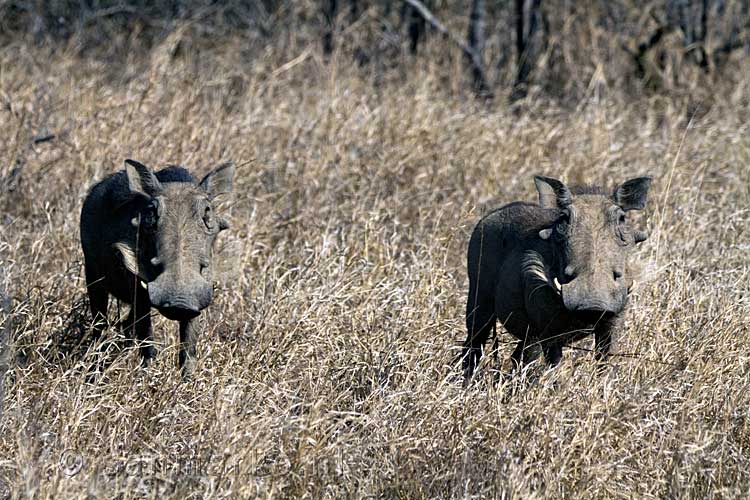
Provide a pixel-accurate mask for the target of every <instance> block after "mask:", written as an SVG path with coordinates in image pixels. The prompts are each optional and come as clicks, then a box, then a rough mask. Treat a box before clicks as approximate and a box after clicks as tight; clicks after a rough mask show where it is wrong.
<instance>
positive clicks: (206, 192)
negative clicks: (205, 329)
mask: <svg viewBox="0 0 750 500" xmlns="http://www.w3.org/2000/svg"><path fill="white" fill-rule="evenodd" d="M233 176H234V166H233V165H232V164H230V163H227V164H223V165H221V166H219V167H217V168H216V169H215V170H213V171H212V172H210V173H209V174H207V175H206V176H205V177H204V178H203V180H202V181H200V183H196V181H195V179H194V178H193V176H192V175H190V173H189V172H188V171H187V170H185V169H184V168H182V167H178V166H170V167H167V168H165V169H163V170H160V171H158V172H156V173H154V172H152V171H151V170H150V169H149V168H148V167H146V166H145V165H142V164H141V163H138V162H137V161H133V160H125V170H124V171H120V172H117V173H115V174H112V175H110V176H108V177H107V178H105V179H104V180H102V181H101V182H99V183H98V184H96V185H94V186H93V187H92V188H91V190H90V191H89V194H88V196H87V197H86V200H85V201H84V203H83V209H82V210H81V244H82V246H83V254H84V264H85V270H86V286H87V287H88V296H89V301H90V303H91V304H90V305H91V313H92V315H93V316H94V337H96V338H98V337H99V336H100V335H101V332H102V328H103V326H104V323H105V322H106V317H107V303H108V300H109V294H112V295H113V296H114V297H116V298H117V299H118V300H120V301H122V302H125V303H128V304H130V305H131V310H130V314H129V315H128V317H127V319H126V320H125V323H124V327H125V328H126V329H127V331H128V332H129V333H130V335H131V337H135V338H136V339H138V340H139V341H144V340H150V338H151V317H150V311H151V307H155V308H156V309H157V310H158V311H159V312H160V313H161V314H163V315H164V316H166V317H167V318H169V319H171V320H175V321H179V323H180V352H179V362H180V366H181V367H182V369H183V374H184V375H186V376H189V375H190V374H191V373H192V371H193V368H194V364H195V354H196V340H197V333H198V332H197V330H198V320H197V317H198V315H199V314H200V312H201V311H202V310H203V309H205V308H206V307H207V306H208V305H209V304H210V303H211V300H212V298H213V286H212V282H211V261H212V253H213V244H214V241H215V240H216V236H217V235H218V234H219V231H222V230H224V229H227V228H228V227H229V226H228V224H227V222H226V221H225V220H224V219H223V218H222V217H220V216H218V215H217V214H216V213H215V212H214V208H213V206H212V204H213V201H214V198H215V197H216V196H218V195H221V194H224V193H229V192H230V191H231V190H232V178H233ZM140 350H141V354H142V356H143V362H144V364H148V362H149V361H150V360H151V359H152V358H153V356H154V355H155V352H154V348H153V347H152V345H151V343H150V342H143V343H142V344H141V348H140Z"/></svg>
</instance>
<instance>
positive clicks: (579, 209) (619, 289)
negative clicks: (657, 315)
mask: <svg viewBox="0 0 750 500" xmlns="http://www.w3.org/2000/svg"><path fill="white" fill-rule="evenodd" d="M534 180H535V182H536V186H537V190H538V191H539V204H538V205H536V204H533V203H524V202H516V203H511V204H509V205H506V206H504V207H501V208H499V209H497V210H495V211H493V212H491V213H489V214H488V215H487V216H485V217H484V218H483V219H482V220H481V221H480V222H479V223H478V224H477V226H476V227H475V228H474V232H473V233H472V235H471V240H470V242H469V250H468V258H467V261H468V272H469V294H468V300H467V304H466V328H467V331H468V336H467V339H466V342H465V343H464V349H463V368H464V374H465V376H466V377H467V380H468V378H470V377H471V375H472V374H473V372H474V370H475V368H476V366H477V363H478V362H479V359H480V357H481V355H482V347H483V346H484V343H485V342H486V341H487V338H488V337H489V334H490V332H491V331H492V329H493V327H494V326H495V322H496V321H497V320H500V322H501V323H502V324H503V326H504V327H505V329H506V330H507V331H508V332H509V333H510V334H512V335H513V336H514V337H516V338H517V339H519V342H518V344H517V346H516V349H515V351H514V352H513V355H512V357H513V360H514V362H515V364H516V366H519V365H521V364H522V363H524V362H528V361H531V360H533V359H535V358H536V357H538V356H539V354H540V351H542V352H544V356H545V358H546V360H547V362H548V363H549V364H551V365H554V364H557V363H558V362H559V361H560V357H561V356H562V347H563V346H564V345H565V344H567V343H570V342H572V341H574V340H577V339H580V338H583V337H585V336H587V335H590V334H591V333H593V334H594V335H595V341H596V342H595V343H596V351H597V358H599V359H603V358H605V357H606V356H607V355H608V353H609V349H610V346H611V343H612V334H613V331H614V329H615V328H616V326H617V324H618V322H619V319H620V318H621V313H622V312H623V311H624V309H625V307H626V305H627V299H628V293H629V289H630V287H631V286H632V282H633V280H632V276H631V274H632V273H631V272H630V269H629V267H628V261H627V259H628V254H629V253H630V252H631V250H632V249H633V248H634V247H635V244H636V243H640V242H641V241H644V240H645V239H646V237H647V236H646V233H644V232H643V231H638V230H634V229H633V228H631V227H630V225H629V224H628V223H627V221H626V217H625V213H626V212H627V211H629V210H640V209H642V208H643V207H644V206H645V204H646V197H647V193H648V189H649V186H650V183H651V179H650V178H648V177H640V178H636V179H632V180H629V181H627V182H625V183H623V184H621V185H619V186H618V187H617V188H615V190H614V192H613V194H612V195H607V194H604V192H603V191H602V190H601V189H599V188H591V187H586V188H573V189H568V188H567V187H566V186H565V185H564V184H562V183H561V182H560V181H558V180H555V179H551V178H548V177H536V178H535V179H534Z"/></svg>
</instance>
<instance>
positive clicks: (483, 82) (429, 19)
mask: <svg viewBox="0 0 750 500" xmlns="http://www.w3.org/2000/svg"><path fill="white" fill-rule="evenodd" d="M404 3H406V4H408V5H409V6H410V7H412V8H413V9H414V10H415V11H417V13H419V15H420V16H421V17H422V19H424V21H425V22H426V23H428V24H429V25H430V26H432V27H433V28H435V29H436V30H437V31H438V32H440V33H442V34H443V36H444V37H445V38H447V39H448V40H450V41H451V42H453V43H454V44H456V45H457V46H458V47H459V48H460V49H461V51H462V52H463V53H464V55H465V56H466V57H467V60H468V61H469V62H470V64H471V66H472V70H473V72H474V75H475V77H476V78H478V81H479V88H482V89H487V90H486V92H485V93H484V95H483V97H487V98H491V97H492V94H491V93H490V92H489V85H488V84H487V78H486V77H485V75H484V68H483V66H482V60H481V58H480V57H479V55H478V54H477V53H476V52H475V51H474V49H473V48H472V47H470V46H469V44H467V43H466V42H464V40H463V39H462V38H461V37H458V36H456V34H455V33H452V32H451V31H450V30H448V28H446V27H445V25H444V24H443V23H441V22H440V21H439V20H438V19H437V18H436V17H435V15H434V14H433V13H432V12H430V10H429V9H428V8H427V7H425V5H424V4H423V3H422V2H420V0H404Z"/></svg>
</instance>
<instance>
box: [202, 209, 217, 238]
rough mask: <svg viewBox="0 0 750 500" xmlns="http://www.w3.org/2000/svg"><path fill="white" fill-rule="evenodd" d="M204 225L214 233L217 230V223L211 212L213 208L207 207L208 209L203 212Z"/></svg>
mask: <svg viewBox="0 0 750 500" xmlns="http://www.w3.org/2000/svg"><path fill="white" fill-rule="evenodd" d="M203 224H205V226H206V229H208V230H209V231H211V232H213V231H214V230H216V222H215V220H214V215H213V212H212V211H211V206H210V205H207V206H206V209H205V210H204V211H203Z"/></svg>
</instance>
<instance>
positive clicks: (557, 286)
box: [552, 278, 562, 292]
mask: <svg viewBox="0 0 750 500" xmlns="http://www.w3.org/2000/svg"><path fill="white" fill-rule="evenodd" d="M552 283H554V284H555V288H557V291H558V292H562V286H561V285H560V282H559V281H557V278H554V279H553V280H552Z"/></svg>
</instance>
